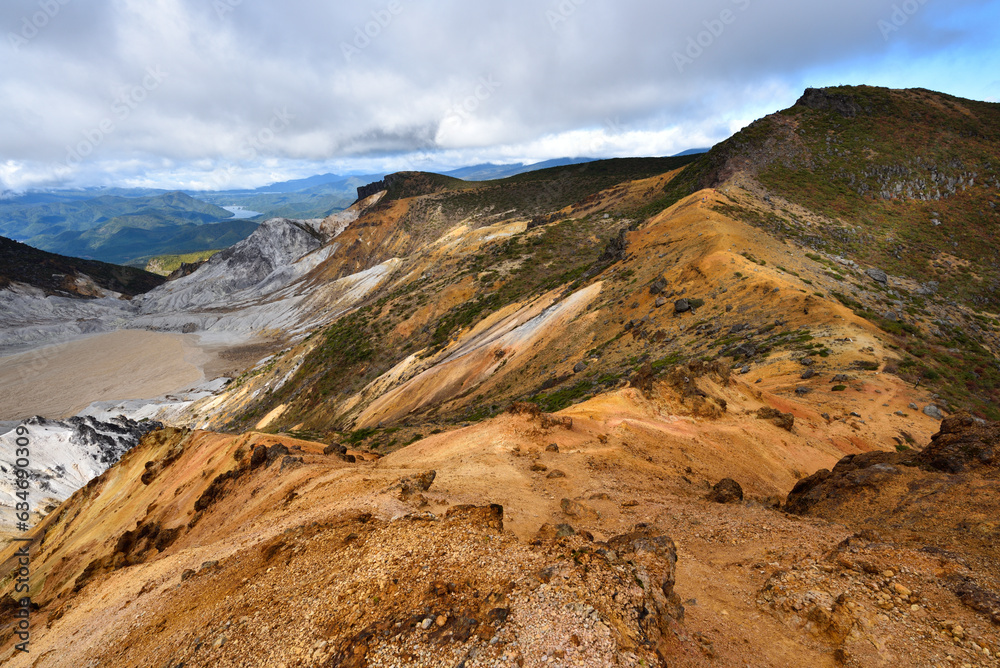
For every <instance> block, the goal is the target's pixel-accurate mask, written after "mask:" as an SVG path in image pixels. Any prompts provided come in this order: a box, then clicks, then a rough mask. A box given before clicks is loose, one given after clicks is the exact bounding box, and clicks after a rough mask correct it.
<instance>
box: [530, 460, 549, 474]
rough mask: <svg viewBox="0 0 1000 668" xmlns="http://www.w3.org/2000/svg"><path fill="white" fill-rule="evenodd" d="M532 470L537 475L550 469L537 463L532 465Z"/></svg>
mask: <svg viewBox="0 0 1000 668" xmlns="http://www.w3.org/2000/svg"><path fill="white" fill-rule="evenodd" d="M531 470H532V471H534V472H535V473H541V472H543V471H548V470H549V467H548V466H546V465H545V464H543V463H541V462H535V463H533V464H532V465H531Z"/></svg>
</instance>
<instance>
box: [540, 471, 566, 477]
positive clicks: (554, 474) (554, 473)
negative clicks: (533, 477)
mask: <svg viewBox="0 0 1000 668" xmlns="http://www.w3.org/2000/svg"><path fill="white" fill-rule="evenodd" d="M545 477H546V478H565V477H566V474H565V473H563V472H562V471H560V470H559V469H552V471H551V472H550V473H549V474H548V475H547V476H545Z"/></svg>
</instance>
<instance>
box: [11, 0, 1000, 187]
mask: <svg viewBox="0 0 1000 668" xmlns="http://www.w3.org/2000/svg"><path fill="white" fill-rule="evenodd" d="M344 5H346V6H344ZM998 25H1000V0H988V1H979V0H839V2H836V3H834V2H828V1H825V2H816V1H814V0H699V1H698V2H691V1H689V2H679V1H677V0H655V1H654V0H651V1H640V0H505V1H504V2H469V1H468V0H462V1H459V0H434V1H431V0H423V1H419V2H418V1H417V0H374V1H367V0H355V1H353V2H351V3H334V2H329V1H328V0H292V1H289V2H280V3H279V2H275V1H265V0H4V2H3V3H2V5H0V37H2V40H0V191H10V192H21V191H25V190H30V189H39V188H51V187H83V186H86V187H90V186H114V187H155V188H169V189H174V188H183V189H194V190H199V189H203V190H223V189H228V188H245V187H257V186H261V185H266V184H268V183H272V182H275V181H283V180H287V179H291V178H301V177H304V176H309V175H313V174H321V173H327V172H332V173H338V174H348V173H386V172H391V171H399V170H406V169H418V170H427V171H443V170H446V169H451V168H456V167H460V166H465V165H472V164H478V163H483V162H498V163H512V162H527V163H532V162H537V161H541V160H547V159H550V158H559V157H583V156H586V157H594V158H603V157H621V156H660V155H673V154H675V153H678V152H680V151H683V150H685V149H689V148H693V147H708V146H711V145H713V144H714V143H716V142H718V141H721V140H723V139H725V138H726V137H728V136H730V135H732V134H733V133H734V132H736V131H738V130H739V129H740V128H742V127H744V126H745V125H747V124H748V123H750V122H752V121H753V120H755V119H756V118H759V117H761V116H764V115H766V114H769V113H772V112H774V111H777V110H780V109H784V108H787V107H789V106H791V105H793V104H794V103H795V101H796V100H797V99H798V97H799V96H800V95H801V94H802V92H803V90H804V89H805V88H806V87H810V86H812V87H820V86H829V85H839V84H869V85H878V86H888V87H892V88H909V87H922V88H929V89H932V90H938V91H942V92H946V93H950V94H953V95H958V96H960V97H965V98H971V99H976V100H987V101H998V100H1000V31H998V30H997V29H996V26H998Z"/></svg>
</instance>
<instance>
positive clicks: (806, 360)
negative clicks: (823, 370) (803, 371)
mask: <svg viewBox="0 0 1000 668" xmlns="http://www.w3.org/2000/svg"><path fill="white" fill-rule="evenodd" d="M815 363H816V360H814V359H813V358H811V357H803V358H802V359H800V360H799V364H801V365H802V366H812V365H813V364H815Z"/></svg>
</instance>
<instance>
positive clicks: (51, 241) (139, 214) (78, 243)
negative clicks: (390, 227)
mask: <svg viewBox="0 0 1000 668" xmlns="http://www.w3.org/2000/svg"><path fill="white" fill-rule="evenodd" d="M705 150H706V149H691V150H688V151H685V152H683V153H681V154H679V155H681V156H686V155H693V154H697V153H703V152H705ZM594 161H595V159H594V158H585V157H584V158H580V157H578V158H558V159H554V160H546V161H544V162H537V163H534V164H524V163H513V164H506V165H499V164H493V163H484V164H479V165H472V166H469V167H461V168H459V169H454V170H451V171H448V172H443V175H445V176H450V177H453V178H456V179H461V180H463V181H473V182H480V181H491V180H498V179H505V178H510V177H513V176H517V175H519V174H525V173H528V172H535V171H539V170H544V169H551V168H554V167H565V166H570V165H576V164H582V163H588V162H594ZM384 176H385V175H384V174H354V175H342V174H317V175H315V176H310V177H307V178H302V179H293V180H290V181H282V182H279V183H272V184H270V185H268V186H262V187H260V188H255V189H252V190H250V189H247V190H221V191H191V190H189V191H164V190H155V189H150V188H86V189H80V190H47V191H32V192H28V193H23V194H16V193H12V192H9V191H5V192H4V195H3V197H2V198H0V235H3V236H6V237H10V238H12V239H15V240H18V241H22V242H24V243H27V244H29V245H31V246H34V247H35V248H40V249H42V250H46V251H50V252H53V253H60V254H63V255H69V256H74V257H81V258H88V259H93V260H100V261H103V262H111V263H115V264H127V265H132V266H138V267H142V266H145V264H146V262H148V261H149V259H150V258H152V257H155V256H159V255H180V254H186V253H194V252H201V251H207V250H216V249H220V248H226V247H228V246H231V245H233V244H234V243H237V242H238V241H241V240H242V239H245V238H246V237H247V236H249V235H250V234H251V233H252V232H253V231H254V229H255V228H256V226H257V224H258V223H260V222H262V221H264V220H267V219H269V218H294V219H312V218H325V217H326V216H328V215H330V214H331V213H334V212H337V211H342V210H344V209H346V208H347V207H349V206H350V205H351V203H352V202H354V201H355V199H357V189H358V186H362V185H365V184H367V183H371V182H373V181H378V180H380V179H382V178H383V177H384ZM232 206H239V207H243V208H244V209H247V210H249V211H251V212H255V213H256V214H257V215H255V216H253V217H251V218H245V219H236V218H234V216H233V213H232V212H231V211H227V210H226V209H224V208H222V207H232Z"/></svg>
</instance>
